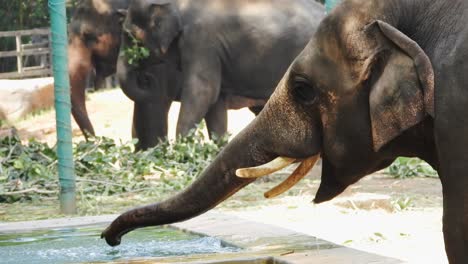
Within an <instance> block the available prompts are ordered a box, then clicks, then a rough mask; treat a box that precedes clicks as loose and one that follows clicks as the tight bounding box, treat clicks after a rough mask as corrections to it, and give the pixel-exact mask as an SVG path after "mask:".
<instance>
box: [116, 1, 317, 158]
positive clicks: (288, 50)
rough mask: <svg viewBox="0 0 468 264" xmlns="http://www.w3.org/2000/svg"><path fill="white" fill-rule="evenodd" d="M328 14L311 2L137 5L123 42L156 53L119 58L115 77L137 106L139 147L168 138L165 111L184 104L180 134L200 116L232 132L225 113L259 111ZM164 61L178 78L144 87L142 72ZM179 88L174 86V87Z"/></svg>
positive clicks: (219, 131) (214, 128)
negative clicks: (131, 60) (133, 59)
mask: <svg viewBox="0 0 468 264" xmlns="http://www.w3.org/2000/svg"><path fill="white" fill-rule="evenodd" d="M323 16H324V8H323V6H322V5H320V4H318V3H316V2H314V1H311V0H294V1H283V0H258V1H245V0H233V1H221V0H199V1H189V0H177V1H176V0H172V1H171V0H135V1H132V3H131V4H130V6H129V9H128V12H127V16H126V19H125V22H124V23H123V27H124V34H123V43H125V44H126V43H128V42H130V38H129V35H133V36H134V37H135V38H136V39H138V40H139V41H141V42H142V43H143V44H144V45H145V46H146V47H148V48H149V50H150V51H151V53H152V54H151V56H152V57H151V58H150V59H148V60H147V61H146V62H144V64H145V66H143V67H142V66H141V65H139V66H138V67H135V66H133V65H130V64H128V63H127V58H126V57H125V56H122V57H120V59H119V62H118V65H117V74H118V77H119V82H120V85H121V87H122V89H123V91H124V92H125V94H126V95H127V96H128V97H129V98H131V99H132V100H134V101H135V102H136V103H135V104H136V107H135V109H136V111H135V114H134V118H135V120H136V122H135V123H134V127H133V128H134V130H133V131H134V136H136V137H137V138H138V139H139V145H138V147H139V148H143V149H144V148H148V147H152V146H154V145H155V144H156V143H157V142H158V140H159V139H160V138H162V137H165V136H167V112H168V109H169V107H170V104H171V102H172V101H180V102H181V110H180V114H179V119H178V123H177V131H176V133H177V135H186V134H187V133H188V131H189V130H190V129H192V128H194V127H195V125H196V124H197V123H199V122H200V121H201V120H202V119H203V118H204V119H205V121H206V123H207V128H208V130H209V132H210V135H211V134H216V135H223V134H224V133H225V132H226V130H227V109H239V108H242V107H250V109H251V110H252V111H253V112H255V113H258V112H259V111H260V110H261V109H262V107H263V105H264V104H265V103H266V101H267V100H268V98H269V97H270V95H271V94H272V92H273V90H274V87H275V85H276V83H277V82H278V81H279V80H280V78H281V76H282V75H283V73H284V72H285V71H286V69H287V67H288V65H289V64H290V63H291V62H292V61H293V59H294V58H295V57H296V56H297V55H298V54H299V52H300V51H301V50H302V49H303V48H304V46H305V45H306V44H307V42H308V40H309V39H310V37H311V36H312V34H313V32H315V30H316V28H317V25H318V23H319V21H320V20H321V19H322V17H323ZM155 63H163V64H164V65H167V68H168V69H166V70H162V69H161V71H166V72H172V73H173V74H176V75H177V76H178V77H177V78H173V76H170V77H169V78H172V81H169V82H168V81H167V80H162V79H164V78H168V75H164V74H157V73H154V75H155V76H157V77H156V78H157V79H160V80H156V81H155V82H156V83H164V84H166V85H164V86H163V87H161V86H157V85H153V86H151V85H150V86H141V85H139V80H138V77H137V76H138V73H140V72H141V71H142V70H145V67H148V66H147V65H151V64H155ZM173 82H176V83H173Z"/></svg>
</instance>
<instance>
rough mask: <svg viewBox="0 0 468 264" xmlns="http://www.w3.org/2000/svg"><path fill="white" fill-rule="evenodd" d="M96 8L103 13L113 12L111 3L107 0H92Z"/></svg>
mask: <svg viewBox="0 0 468 264" xmlns="http://www.w3.org/2000/svg"><path fill="white" fill-rule="evenodd" d="M92 3H93V7H94V9H95V10H96V11H97V12H98V13H99V14H101V15H109V14H110V13H111V12H112V7H111V5H110V4H109V3H108V2H107V1H105V0H92Z"/></svg>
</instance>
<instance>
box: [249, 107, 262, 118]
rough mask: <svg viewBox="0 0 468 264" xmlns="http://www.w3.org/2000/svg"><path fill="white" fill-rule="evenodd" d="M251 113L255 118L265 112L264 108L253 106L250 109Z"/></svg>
mask: <svg viewBox="0 0 468 264" xmlns="http://www.w3.org/2000/svg"><path fill="white" fill-rule="evenodd" d="M249 110H250V112H252V113H254V114H255V116H258V114H260V112H261V111H262V110H263V106H251V107H249Z"/></svg>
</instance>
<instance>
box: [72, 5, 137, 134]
mask: <svg viewBox="0 0 468 264" xmlns="http://www.w3.org/2000/svg"><path fill="white" fill-rule="evenodd" d="M129 3H130V0H83V1H81V2H80V3H79V4H78V6H77V7H76V9H75V11H74V13H73V15H72V18H71V21H70V24H69V30H68V34H69V41H68V70H69V77H70V89H71V107H72V115H73V117H74V119H75V121H76V123H77V124H78V126H79V127H80V129H81V131H82V132H83V134H84V135H85V137H86V138H87V137H88V136H90V135H91V136H94V135H95V131H94V128H93V125H92V124H91V121H90V120H89V117H88V113H87V111H86V104H85V89H86V79H87V76H88V74H89V73H90V72H91V71H95V82H94V83H95V87H97V85H96V84H98V83H102V80H103V79H105V78H106V77H108V76H110V75H112V74H114V73H115V72H116V64H117V58H118V54H119V49H120V40H121V37H120V35H121V31H122V26H121V23H120V20H119V19H120V14H119V13H118V10H119V9H125V8H127V7H128V5H129Z"/></svg>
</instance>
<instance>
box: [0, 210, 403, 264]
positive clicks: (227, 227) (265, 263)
mask: <svg viewBox="0 0 468 264" xmlns="http://www.w3.org/2000/svg"><path fill="white" fill-rule="evenodd" d="M115 217H117V215H104V216H93V217H77V218H61V219H53V220H43V221H32V222H16V223H1V224H0V233H17V232H18V233H20V232H21V233H23V232H27V231H33V230H40V229H57V228H65V227H76V226H89V225H99V224H108V223H109V222H111V221H112V220H113V219H115ZM170 226H171V227H174V228H177V229H181V230H184V231H187V232H192V233H197V234H201V235H206V236H211V237H216V238H218V239H221V240H223V241H225V242H226V243H229V244H233V245H236V246H238V247H241V248H243V249H244V250H242V251H240V252H236V253H227V254H206V255H193V256H184V257H170V258H145V259H135V260H131V261H129V260H124V261H122V262H119V261H116V262H113V263H141V264H143V263H181V264H182V263H186V264H188V263H190V264H195V263H197V264H198V263H200V264H201V263H223V264H234V263H238V264H244V263H245V264H250V263H254V264H275V263H276V264H289V263H294V264H296V263H297V264H302V263H304V264H306V263H324V264H327V263H328V264H338V263H340V264H341V263H343V264H348V263H366V264H367V263H373V264H395V263H402V262H401V261H399V260H396V259H391V258H387V257H383V256H379V255H375V254H371V253H367V252H364V251H359V250H355V249H351V248H347V247H343V246H340V245H336V244H333V243H331V242H328V241H325V240H322V239H319V238H316V237H312V236H308V235H304V234H301V233H297V232H294V231H291V230H288V229H284V228H281V227H276V226H271V225H265V224H260V223H257V222H253V221H247V220H244V219H241V218H238V217H232V216H227V215H225V214H221V213H218V212H216V211H211V212H208V213H206V214H203V215H201V216H199V217H196V218H193V219H191V220H188V221H185V222H181V223H177V224H173V225H170ZM122 243H125V238H124V239H123V242H122Z"/></svg>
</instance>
